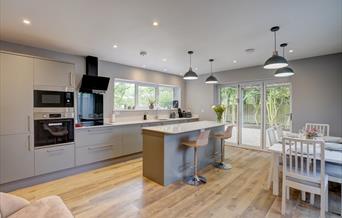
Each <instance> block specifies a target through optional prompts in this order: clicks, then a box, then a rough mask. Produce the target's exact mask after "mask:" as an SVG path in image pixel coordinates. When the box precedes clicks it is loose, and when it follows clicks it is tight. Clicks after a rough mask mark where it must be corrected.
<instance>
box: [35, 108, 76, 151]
mask: <svg viewBox="0 0 342 218" xmlns="http://www.w3.org/2000/svg"><path fill="white" fill-rule="evenodd" d="M73 142H74V114H73V113H70V112H35V113H34V146H35V148H38V147H42V146H48V145H59V144H65V143H73Z"/></svg>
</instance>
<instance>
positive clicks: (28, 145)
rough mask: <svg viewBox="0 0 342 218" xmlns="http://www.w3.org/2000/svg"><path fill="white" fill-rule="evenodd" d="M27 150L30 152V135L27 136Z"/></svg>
mask: <svg viewBox="0 0 342 218" xmlns="http://www.w3.org/2000/svg"><path fill="white" fill-rule="evenodd" d="M27 149H28V150H29V151H31V136H30V135H28V136H27Z"/></svg>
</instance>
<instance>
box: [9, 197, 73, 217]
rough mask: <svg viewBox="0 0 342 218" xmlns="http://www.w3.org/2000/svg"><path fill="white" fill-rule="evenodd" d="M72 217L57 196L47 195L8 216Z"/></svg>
mask: <svg viewBox="0 0 342 218" xmlns="http://www.w3.org/2000/svg"><path fill="white" fill-rule="evenodd" d="M26 217H27V218H30V217H35V218H45V217H48V218H72V217H73V215H72V214H71V212H70V211H69V209H68V208H67V207H66V206H65V204H64V203H63V200H62V199H61V198H60V197H58V196H49V197H45V198H42V199H40V200H38V201H35V202H33V203H32V204H30V205H29V206H27V207H24V208H23V209H21V210H19V211H18V212H17V213H15V214H12V215H11V216H9V218H26Z"/></svg>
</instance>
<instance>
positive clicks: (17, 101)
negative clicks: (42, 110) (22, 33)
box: [0, 53, 33, 135]
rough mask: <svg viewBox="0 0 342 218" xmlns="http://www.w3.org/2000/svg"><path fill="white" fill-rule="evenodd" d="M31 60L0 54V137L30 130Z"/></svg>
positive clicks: (31, 102) (31, 124)
mask: <svg viewBox="0 0 342 218" xmlns="http://www.w3.org/2000/svg"><path fill="white" fill-rule="evenodd" d="M32 116H33V58H29V57H24V56H19V55H13V54H5V53H0V120H1V122H0V135H8V134H25V133H28V132H30V131H31V130H32V128H33V120H32Z"/></svg>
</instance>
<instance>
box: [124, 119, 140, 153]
mask: <svg viewBox="0 0 342 218" xmlns="http://www.w3.org/2000/svg"><path fill="white" fill-rule="evenodd" d="M141 127H142V125H128V126H124V127H123V128H122V150H123V155H127V154H133V153H137V152H142V144H143V143H142V134H141Z"/></svg>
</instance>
